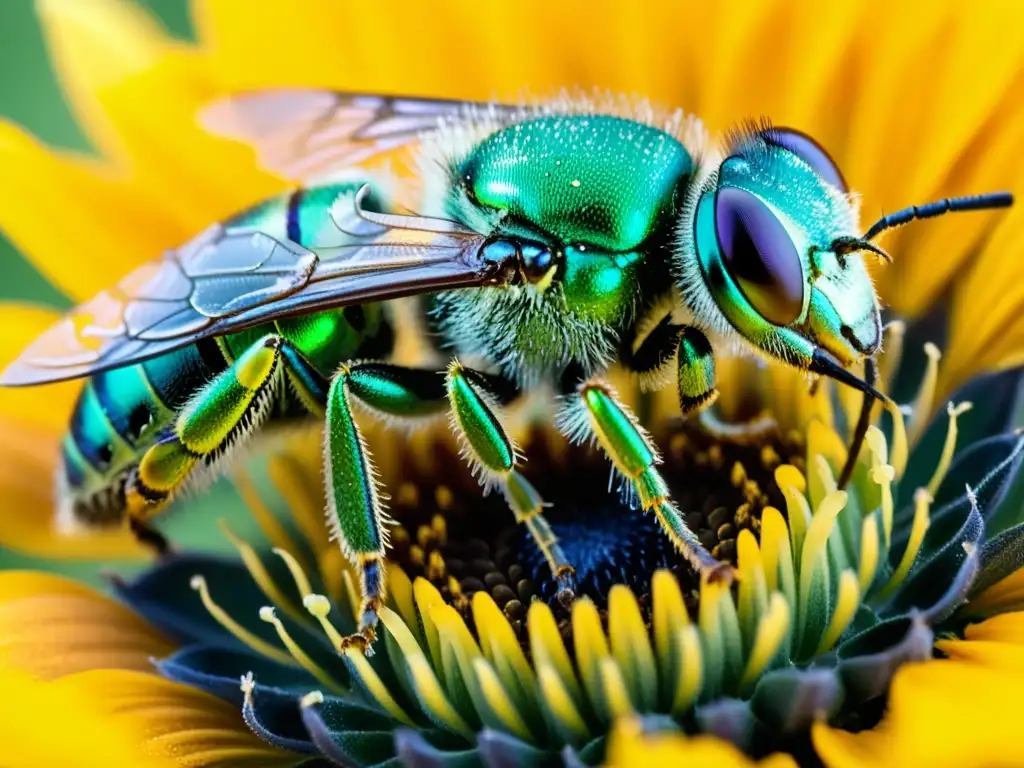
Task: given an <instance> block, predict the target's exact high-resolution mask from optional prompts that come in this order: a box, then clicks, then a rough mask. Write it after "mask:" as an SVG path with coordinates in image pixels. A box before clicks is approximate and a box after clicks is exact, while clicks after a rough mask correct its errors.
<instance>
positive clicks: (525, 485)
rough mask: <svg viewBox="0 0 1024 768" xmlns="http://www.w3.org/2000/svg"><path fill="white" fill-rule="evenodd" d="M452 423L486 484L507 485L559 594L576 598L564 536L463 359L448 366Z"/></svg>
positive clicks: (515, 509) (510, 500)
mask: <svg viewBox="0 0 1024 768" xmlns="http://www.w3.org/2000/svg"><path fill="white" fill-rule="evenodd" d="M446 387H447V390H448V401H449V403H450V404H451V410H452V417H453V418H452V426H453V428H454V429H455V432H456V437H458V439H459V441H460V442H461V443H462V446H463V449H464V451H465V455H466V456H467V458H468V459H469V461H470V464H471V465H472V466H473V467H474V473H475V472H479V473H480V476H481V480H482V481H483V483H484V485H485V487H490V486H497V487H499V488H500V489H501V491H502V493H503V494H504V496H505V499H506V501H507V502H508V505H509V507H511V509H512V514H513V515H515V519H516V522H517V523H522V524H523V525H525V526H526V528H527V530H528V531H529V532H530V535H531V536H532V537H533V540H534V543H536V545H537V547H538V548H539V549H540V551H541V553H542V554H543V555H544V558H545V559H546V560H547V562H548V565H549V566H550V567H551V573H552V574H553V575H554V577H555V579H556V581H557V582H558V587H559V589H558V599H559V601H560V602H562V603H563V604H568V603H569V602H571V601H572V598H573V597H574V593H575V587H576V578H575V576H576V571H575V570H574V569H573V567H572V566H571V565H570V564H569V563H568V561H567V560H566V558H565V554H564V552H563V551H562V548H561V546H559V544H558V538H557V537H556V536H555V534H554V531H552V530H551V526H550V524H549V523H548V521H547V520H546V519H545V518H544V515H543V508H544V500H543V499H542V498H541V495H540V494H539V493H538V492H537V489H536V488H534V487H533V485H532V484H531V483H530V481H529V480H527V479H526V478H525V477H524V476H523V475H522V474H521V473H520V472H519V470H518V468H517V467H518V465H519V458H518V456H517V455H516V449H515V446H514V444H513V443H512V440H511V438H510V437H509V436H508V434H507V433H506V432H505V429H504V427H502V425H501V422H500V421H499V420H498V417H497V416H496V415H495V407H494V405H492V403H493V396H492V395H491V394H490V393H489V391H488V389H487V386H486V382H485V379H484V377H483V376H482V375H481V374H479V373H477V372H475V371H472V370H470V369H466V368H463V367H462V365H460V364H459V362H458V361H453V362H452V364H451V365H450V366H449V367H448V375H447V377H446Z"/></svg>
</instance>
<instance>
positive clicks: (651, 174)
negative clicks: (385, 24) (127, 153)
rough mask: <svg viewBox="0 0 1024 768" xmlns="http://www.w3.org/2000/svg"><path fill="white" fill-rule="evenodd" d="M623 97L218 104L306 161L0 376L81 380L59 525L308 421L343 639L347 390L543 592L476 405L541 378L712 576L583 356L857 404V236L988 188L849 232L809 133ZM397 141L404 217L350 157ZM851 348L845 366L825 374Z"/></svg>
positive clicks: (520, 491)
mask: <svg viewBox="0 0 1024 768" xmlns="http://www.w3.org/2000/svg"><path fill="white" fill-rule="evenodd" d="M623 104H624V102H616V103H614V104H612V103H610V102H609V103H608V104H598V103H594V102H592V101H589V100H586V99H576V100H574V99H568V98H566V99H562V100H560V101H557V102H554V103H551V104H546V105H542V106H538V107H531V108H516V107H506V106H495V105H478V104H460V103H456V102H448V101H436V100H414V99H393V98H383V97H377V96H353V95H342V94H333V93H326V92H302V91H288V92H278V93H269V94H258V95H252V96H245V97H239V98H236V99H233V100H230V101H229V102H227V103H224V104H221V105H218V106H217V107H216V108H214V109H213V110H212V111H211V112H210V114H209V115H208V116H207V117H208V123H209V124H210V125H211V126H212V127H213V128H214V129H215V130H217V131H219V132H220V133H223V134H226V135H230V136H233V137H235V138H239V139H241V140H244V141H248V142H250V143H251V144H253V145H254V146H255V147H256V148H257V149H258V150H259V151H260V153H261V158H262V160H263V163H264V165H265V166H267V167H269V168H271V169H273V170H275V171H279V172H281V173H282V174H284V175H286V176H288V177H291V178H299V179H306V180H308V179H312V178H319V179H323V178H326V179H329V181H326V182H323V181H320V182H311V183H309V184H307V185H306V186H305V187H304V188H302V189H299V190H297V191H295V192H292V193H290V194H287V195H284V196H282V197H278V198H275V199H272V200H269V201H266V202H264V203H262V204H260V205H258V206H256V207H254V208H252V209H251V210H248V211H245V212H244V213H241V214H239V215H237V216H235V217H234V218H232V219H230V220H229V221H226V222H224V223H223V224H218V225H215V226H213V227H211V228H210V229H209V230H207V231H206V232H204V233H203V234H201V235H200V236H198V237H197V238H195V239H194V240H192V241H191V242H189V243H187V244H186V245H184V246H182V247H181V248H179V249H177V250H175V251H171V252H169V253H167V254H166V255H165V256H164V257H163V258H162V259H160V260H158V261H155V262H152V263H149V264H146V265H144V266H142V267H140V268H139V269H138V270H136V271H135V272H133V273H132V274H130V275H129V276H128V277H126V278H125V279H124V280H123V281H121V282H120V283H119V284H118V285H117V286H116V287H114V288H112V289H111V290H109V291H106V292H104V293H102V294H100V295H99V296H97V297H96V298H94V299H92V300H91V301H89V302H87V303H86V304H84V305H82V306H80V307H78V308H77V309H75V310H73V311H72V312H71V313H70V314H69V315H68V316H67V317H66V318H65V319H64V320H62V321H61V322H60V323H59V324H58V325H56V326H55V327H54V328H52V329H51V330H49V331H47V332H46V333H45V334H44V335H43V336H42V337H41V338H39V339H38V340H37V341H36V342H34V343H33V344H32V345H31V346H30V347H29V348H28V349H27V350H26V351H25V352H24V353H23V354H22V355H21V357H19V358H18V359H17V360H16V361H15V362H14V363H12V364H11V365H10V366H9V367H8V368H7V370H6V371H4V373H3V376H2V379H0V383H2V384H4V385H9V386H18V385H30V384H40V383H44V382H50V381H59V380H63V379H69V378H74V377H88V381H87V382H86V384H85V387H84V389H83V390H82V394H81V396H80V398H79V400H78V404H77V407H76V409H75V413H74V416H73V417H72V422H71V425H70V429H69V432H68V434H67V436H66V438H65V439H64V443H63V462H62V467H61V469H60V470H59V477H58V484H59V510H58V514H59V517H60V519H61V520H62V521H65V522H73V523H85V524H89V525H111V524H119V523H122V522H123V521H124V520H125V519H127V520H128V521H129V522H130V524H131V526H132V528H133V530H134V531H136V533H137V535H138V536H139V537H140V538H141V539H142V540H144V541H147V542H149V543H151V544H152V545H154V546H156V547H158V548H162V547H164V546H165V542H164V541H163V539H162V537H161V536H160V535H159V534H158V533H157V532H156V531H154V530H153V529H152V528H150V527H149V525H148V523H147V521H148V520H149V518H151V517H152V516H153V514H155V513H156V512H158V511H160V510H161V509H162V508H163V507H164V506H165V505H166V504H167V502H168V501H169V500H170V499H171V498H172V497H173V496H174V495H175V494H176V493H177V492H178V491H180V490H181V489H182V488H184V487H186V486H188V485H190V484H194V483H195V482H197V481H198V480H199V479H201V478H203V477H206V478H209V477H210V476H211V475H213V474H214V473H215V472H216V471H217V470H219V469H222V468H223V466H224V463H225V460H226V459H227V458H228V457H229V456H230V454H231V453H232V452H233V450H234V449H235V448H237V447H239V446H241V445H243V444H244V443H245V442H246V441H247V440H249V438H250V437H251V436H252V435H253V434H254V433H256V432H257V431H262V430H261V428H263V427H265V426H268V425H273V424H278V423H282V422H285V421H287V420H289V419H293V418H296V417H300V416H302V415H308V414H313V415H315V416H317V417H320V418H322V419H325V421H326V429H325V437H324V472H325V475H326V484H327V489H328V497H329V509H328V514H329V516H330V519H331V520H332V521H333V525H334V533H335V535H336V536H337V538H338V540H339V542H340V544H341V546H342V547H343V549H344V551H345V552H346V554H347V555H348V556H349V558H350V559H351V560H352V562H353V564H354V565H355V566H356V567H357V568H359V569H360V573H361V588H362V596H363V604H362V607H361V622H360V626H359V630H358V634H357V635H354V636H353V637H352V638H351V639H350V642H354V643H358V644H359V645H361V646H363V647H365V646H367V645H368V644H369V643H370V642H371V641H372V640H373V638H374V634H375V628H376V624H377V613H378V608H379V605H380V601H381V599H382V597H383V595H384V589H385V584H384V569H383V563H382V560H383V557H384V555H385V550H386V546H387V528H386V524H387V522H388V519H387V517H386V515H385V513H384V510H383V506H382V502H381V496H380V489H379V488H378V482H377V480H376V478H375V476H374V470H373V465H372V463H371V460H370V455H369V452H368V450H367V447H366V445H365V444H364V441H363V439H362V437H361V435H360V430H359V428H358V426H357V424H356V421H355V420H354V418H353V407H354V406H355V405H356V404H357V403H358V404H359V405H361V406H363V407H365V408H366V409H368V410H369V411H371V412H373V413H376V414H378V415H383V416H385V417H393V418H397V419H401V420H413V421H415V420H421V419H424V418H426V417H429V416H431V415H433V414H440V413H444V412H446V411H447V412H449V413H450V414H451V416H452V427H453V429H454V431H455V433H456V436H457V437H458V439H459V440H460V441H461V442H462V445H463V447H464V449H465V454H466V456H467V458H468V459H469V462H470V464H471V465H472V467H473V470H474V471H475V472H478V473H479V474H480V476H481V479H482V481H483V482H484V484H485V485H486V486H488V487H496V488H497V489H499V490H500V491H501V493H502V494H503V495H504V497H505V498H506V499H507V502H508V505H509V507H510V508H511V511H512V513H513V514H514V516H515V519H516V520H517V521H518V522H520V523H523V524H524V525H526V526H528V529H529V530H530V532H531V534H532V536H533V538H534V539H535V541H536V543H537V546H538V547H539V548H540V549H541V551H542V552H543V553H544V554H545V556H546V557H547V559H548V561H549V563H550V565H551V569H552V572H553V574H554V576H555V577H556V578H557V579H558V581H559V583H560V585H561V587H562V589H563V596H564V595H565V594H569V593H571V590H572V589H573V584H574V581H573V576H574V572H573V569H572V564H571V563H568V562H566V560H565V557H564V555H563V553H562V550H561V548H560V547H559V545H558V542H557V540H556V538H555V536H554V535H553V533H552V530H551V528H550V526H549V525H548V524H547V522H546V521H545V519H544V516H543V514H542V510H543V507H544V503H543V500H542V498H541V497H540V495H539V494H538V492H537V491H536V490H535V489H534V488H533V486H532V485H531V484H530V483H529V482H528V481H527V480H526V478H525V477H524V476H523V475H522V474H521V473H520V471H519V468H520V464H521V457H520V456H519V455H518V453H517V450H516V447H515V445H514V444H513V441H512V440H511V439H510V437H509V436H508V433H507V432H506V429H505V427H504V426H503V425H502V421H501V420H500V418H499V409H500V406H501V405H504V404H507V403H508V402H510V401H511V400H513V399H514V398H515V397H516V396H517V395H519V394H521V393H523V392H528V391H533V390H537V389H538V388H541V387H543V388H546V389H547V390H548V391H553V392H554V393H555V394H557V395H558V396H559V397H560V400H559V405H558V409H559V414H558V416H557V421H556V423H557V424H558V425H559V426H560V428H561V429H562V430H563V431H564V432H565V433H566V434H567V435H569V436H570V437H572V438H574V439H577V440H584V439H593V440H595V441H596V442H597V444H599V445H600V447H601V448H602V449H603V450H604V452H605V453H606V454H607V456H608V458H609V459H610V460H611V462H612V463H613V464H614V466H615V469H616V470H617V471H618V473H619V474H620V475H621V477H622V480H623V483H624V485H625V486H626V488H627V489H628V490H629V491H630V492H631V493H632V494H633V496H634V498H635V500H636V502H637V506H638V507H639V508H640V509H641V510H643V511H644V512H651V513H653V514H654V515H655V516H656V517H657V520H658V521H659V523H660V524H661V526H662V528H663V529H664V531H665V534H666V535H667V536H669V537H670V539H671V540H672V541H673V543H674V544H675V546H676V547H677V548H678V550H679V551H680V552H681V553H683V554H684V555H685V556H686V557H687V558H688V559H689V561H690V562H691V563H692V564H693V566H694V567H695V568H697V569H699V570H701V571H702V572H703V573H704V574H705V575H706V576H707V577H708V578H730V576H731V569H730V568H729V566H728V565H724V564H721V563H718V562H717V561H716V560H715V559H714V558H713V557H712V556H711V555H710V554H709V553H708V552H707V551H706V550H705V549H704V548H703V547H702V546H701V544H700V543H699V541H698V540H697V538H696V537H695V536H694V535H693V533H691V532H690V530H689V529H688V528H687V527H686V524H685V523H684V522H683V518H682V516H681V514H680V512H679V510H678V509H677V508H676V507H675V506H674V505H673V503H672V501H671V499H670V498H669V493H668V490H667V487H666V484H665V481H664V480H663V479H662V477H661V475H660V474H659V472H658V469H657V465H658V461H659V460H658V453H657V450H656V448H655V446H654V445H653V444H652V442H651V440H650V438H649V437H648V436H647V435H646V433H645V432H644V431H643V430H642V428H641V427H640V426H639V424H638V423H637V420H636V419H635V418H634V417H633V416H632V415H631V414H630V413H629V411H628V410H627V409H626V407H625V406H624V405H623V404H622V403H621V402H620V401H619V400H618V399H617V398H616V396H615V394H614V392H613V391H612V390H611V389H610V387H609V386H607V385H606V384H605V383H604V382H603V381H602V379H601V378H600V377H601V375H602V374H603V372H604V371H605V370H606V369H608V368H609V366H611V365H613V364H617V365H620V366H622V367H624V368H625V369H627V370H628V371H631V372H634V373H636V374H639V375H640V376H642V377H644V378H645V379H646V381H647V382H648V383H649V384H650V383H660V382H663V381H665V376H664V374H669V375H671V373H672V372H674V373H675V376H674V379H675V382H676V385H677V387H678V393H679V399H680V404H681V406H682V410H683V411H684V412H686V413H689V412H694V411H696V410H698V409H700V408H703V407H706V406H707V405H709V404H710V403H711V402H713V400H714V399H715V396H716V389H715V366H714V357H713V350H714V349H722V348H728V349H736V350H741V351H746V352H753V353H756V354H759V355H761V356H763V357H767V358H769V359H773V360H779V361H782V362H784V363H788V364H790V365H793V366H796V367H798V368H801V369H803V370H806V371H808V372H809V373H811V374H816V375H819V376H827V377H830V378H833V379H836V380H838V381H840V382H842V383H844V384H846V385H849V386H852V387H855V388H856V389H858V390H860V391H861V392H863V393H865V403H866V408H867V407H869V406H870V404H871V402H872V398H878V399H881V398H882V397H883V396H882V395H881V394H880V393H878V392H877V391H876V390H875V389H874V388H873V386H872V382H871V381H870V379H871V377H872V375H873V374H872V373H871V371H872V370H873V369H872V366H871V363H870V361H871V359H872V356H873V355H874V354H875V353H876V352H877V350H878V349H879V345H880V341H881V324H880V316H879V306H878V301H877V299H876V296H875V292H874V290H873V287H872V284H871V281H870V279H869V277H868V274H867V271H866V270H865V266H864V262H863V259H862V252H873V253H875V254H880V255H883V256H884V252H883V251H881V249H880V248H878V247H877V246H876V245H874V244H872V242H871V240H872V238H873V237H875V236H876V235H877V234H879V233H880V232H882V231H883V230H885V229H887V228H889V227H891V226H895V225H898V224H903V223H905V222H907V221H909V220H911V219H913V218H922V217H926V216H932V215H937V214H939V213H944V212H946V211H948V210H968V209H976V208H987V207H1000V206H1005V205H1009V204H1010V202H1011V200H1010V197H1009V195H1005V194H997V195H989V196H984V197H978V198H959V199H953V200H945V201H941V202H940V203H936V204H932V205H930V206H924V207H921V208H909V209H907V210H906V211H901V212H900V213H897V214H894V215H893V216H889V217H887V218H884V219H882V220H881V221H880V222H878V223H877V224H876V225H875V226H873V227H872V228H870V230H869V231H868V232H867V234H866V235H863V236H862V235H861V234H860V231H859V229H858V228H857V227H858V224H857V211H856V206H855V204H854V202H853V197H852V196H851V195H850V194H849V191H848V190H847V187H846V184H845V182H844V180H843V178H842V176H841V175H840V173H839V171H838V169H837V168H836V166H835V164H834V163H833V162H832V160H831V159H830V158H829V157H828V155H827V154H826V153H825V152H824V150H822V148H821V147H819V146H818V145H817V144H816V143H814V142H813V141H812V140H811V139H809V138H808V137H806V136H804V135H802V134H800V133H798V132H795V131H791V130H785V129H777V128H772V127H769V126H767V125H765V126H758V127H750V128H748V129H746V130H744V131H742V132H741V133H739V134H737V135H736V136H735V137H733V138H732V139H730V140H729V141H727V142H726V143H725V145H724V149H716V148H714V147H713V146H711V145H710V144H709V143H708V142H707V141H706V140H705V139H704V137H703V134H702V130H701V129H700V126H699V123H697V122H696V121H695V120H692V119H687V118H684V117H683V116H682V115H681V113H675V114H666V115H661V114H658V113H657V112H656V111H655V110H653V109H651V108H649V107H647V106H645V105H632V106H628V105H627V106H623ZM399 148H406V149H409V148H411V149H412V150H413V151H414V152H415V153H417V155H418V157H419V158H420V160H419V169H420V170H419V173H418V174H417V182H418V183H417V184H416V187H415V190H416V197H415V199H412V201H411V205H414V206H416V207H417V208H419V209H420V210H421V211H422V213H421V214H419V213H418V214H411V213H399V212H398V211H399V210H401V208H400V207H399V203H402V202H408V201H409V199H410V195H411V193H410V191H409V188H408V185H406V188H405V189H403V185H402V184H401V183H400V182H386V181H381V180H379V179H378V178H377V177H376V176H375V175H374V173H373V172H371V171H369V170H365V169H364V171H360V172H359V175H358V176H352V175H351V174H352V172H353V169H355V168H358V167H360V164H362V163H363V162H364V161H366V160H368V159H369V158H373V157H377V158H379V156H380V155H381V154H382V153H384V152H389V151H392V150H396V149H399ZM396 190H397V191H396ZM407 296H416V297H418V301H419V306H420V307H421V308H422V309H423V312H422V315H421V320H422V322H423V323H424V324H425V325H426V326H427V327H428V328H429V329H430V330H431V331H433V332H434V334H433V335H434V336H436V337H437V338H438V339H439V340H440V347H439V349H440V350H441V351H442V354H443V358H446V359H448V360H449V361H450V364H448V365H447V366H446V367H445V366H443V365H442V366H439V367H440V368H441V369H442V370H437V369H430V370H423V369H413V368H408V367H402V366H399V365H396V364H394V363H393V362H388V359H389V355H390V354H391V353H392V348H393V338H394V330H395V327H394V322H395V321H394V312H393V308H394V307H395V303H394V301H393V300H395V299H398V298H400V297H407ZM861 360H865V361H867V363H866V365H865V367H866V370H867V371H868V375H867V377H866V378H867V379H869V380H863V379H861V378H858V377H857V376H856V375H854V374H853V373H851V372H850V368H851V366H853V364H854V363H856V362H857V361H861ZM460 361H461V362H460ZM470 366H472V367H470ZM865 412H867V411H865ZM864 423H865V424H866V421H865V422H864ZM857 447H859V446H857ZM855 453H856V448H855V450H854V451H852V452H851V454H855Z"/></svg>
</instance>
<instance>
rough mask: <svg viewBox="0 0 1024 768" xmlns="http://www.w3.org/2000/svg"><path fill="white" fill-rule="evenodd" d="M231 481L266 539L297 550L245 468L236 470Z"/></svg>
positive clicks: (282, 547) (281, 547)
mask: <svg viewBox="0 0 1024 768" xmlns="http://www.w3.org/2000/svg"><path fill="white" fill-rule="evenodd" d="M232 482H233V483H234V486H235V490H237V491H238V495H239V496H241V497H242V501H243V502H245V506H246V507H248V509H249V513H250V514H251V515H252V516H253V519H254V520H256V524H257V525H259V528H260V530H261V531H262V532H263V535H264V536H266V537H267V540H268V541H270V543H271V544H273V545H274V546H275V547H279V548H280V549H285V550H288V551H291V552H298V551H299V549H298V545H297V544H296V543H295V540H294V539H292V537H291V536H290V535H289V534H288V530H287V529H286V528H285V527H284V525H282V523H281V521H280V519H279V518H278V516H277V515H275V514H274V513H273V512H271V511H270V509H268V508H267V505H266V503H265V502H264V501H263V498H262V497H261V495H260V493H259V491H258V490H256V486H255V484H254V483H253V481H252V478H251V477H250V476H249V473H248V472H246V471H245V470H238V471H237V472H236V473H235V474H234V476H233V477H232ZM285 498H289V497H287V496H286V497H285Z"/></svg>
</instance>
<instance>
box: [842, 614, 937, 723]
mask: <svg viewBox="0 0 1024 768" xmlns="http://www.w3.org/2000/svg"><path fill="white" fill-rule="evenodd" d="M934 640H935V636H934V634H933V632H932V630H931V628H929V627H928V625H927V624H926V623H925V622H924V620H923V619H922V618H921V616H920V614H917V613H913V614H911V615H910V616H901V617H898V618H895V619H889V620H888V621H883V622H881V623H879V624H877V625H875V626H874V627H872V628H871V629H868V630H866V631H865V632H862V633H860V634H859V635H855V636H854V637H851V638H850V639H849V640H846V641H845V642H843V643H842V644H841V645H840V646H839V649H838V652H837V658H838V659H839V666H838V670H839V675H840V678H841V679H842V681H843V688H844V690H845V691H846V693H847V696H848V698H849V700H850V701H852V702H855V703H856V702H862V701H867V700H870V699H874V698H877V697H879V696H881V695H883V694H884V693H885V692H886V691H887V690H888V689H889V683H890V682H891V681H892V676H893V675H894V674H895V673H896V670H897V669H899V667H900V666H901V665H903V664H905V663H906V662H909V661H924V660H925V659H930V658H931V655H932V644H933V642H934Z"/></svg>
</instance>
